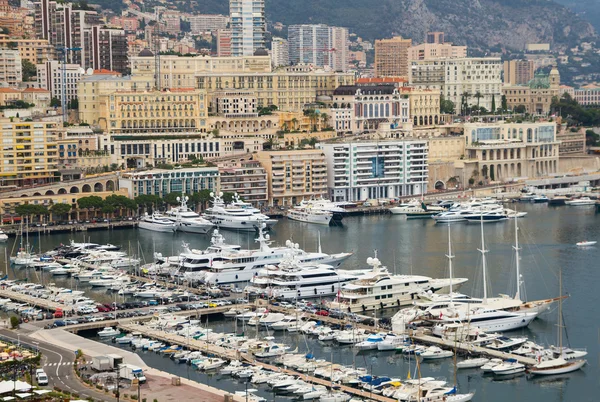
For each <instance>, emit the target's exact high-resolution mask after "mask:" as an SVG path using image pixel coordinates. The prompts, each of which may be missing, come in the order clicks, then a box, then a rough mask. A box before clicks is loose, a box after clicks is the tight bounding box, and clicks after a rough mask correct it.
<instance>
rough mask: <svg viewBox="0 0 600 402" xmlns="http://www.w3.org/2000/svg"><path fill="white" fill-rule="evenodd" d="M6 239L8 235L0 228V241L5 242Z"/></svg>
mask: <svg viewBox="0 0 600 402" xmlns="http://www.w3.org/2000/svg"><path fill="white" fill-rule="evenodd" d="M7 241H8V235H7V234H6V233H4V231H2V230H0V243H6V242H7Z"/></svg>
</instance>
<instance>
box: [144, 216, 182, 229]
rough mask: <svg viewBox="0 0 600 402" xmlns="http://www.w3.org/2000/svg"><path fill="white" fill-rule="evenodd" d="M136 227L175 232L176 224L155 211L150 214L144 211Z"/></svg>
mask: <svg viewBox="0 0 600 402" xmlns="http://www.w3.org/2000/svg"><path fill="white" fill-rule="evenodd" d="M138 227H139V228H140V229H146V230H151V231H153V232H175V230H177V224H175V223H174V222H172V221H171V220H170V219H168V218H166V217H164V216H163V215H160V214H157V213H153V214H152V215H148V214H147V213H146V214H145V215H144V216H143V217H142V219H140V221H139V223H138Z"/></svg>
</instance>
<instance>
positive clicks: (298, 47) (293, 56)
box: [288, 24, 348, 72]
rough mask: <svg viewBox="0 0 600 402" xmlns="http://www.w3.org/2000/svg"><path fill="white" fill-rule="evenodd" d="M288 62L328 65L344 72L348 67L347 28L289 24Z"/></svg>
mask: <svg viewBox="0 0 600 402" xmlns="http://www.w3.org/2000/svg"><path fill="white" fill-rule="evenodd" d="M288 41H289V54H290V63H292V64H311V65H314V66H317V67H330V68H331V69H332V70H333V71H343V72H345V71H346V70H347V68H348V29H346V28H340V27H330V26H327V25H323V24H319V25H308V24H303V25H290V27H289V28H288Z"/></svg>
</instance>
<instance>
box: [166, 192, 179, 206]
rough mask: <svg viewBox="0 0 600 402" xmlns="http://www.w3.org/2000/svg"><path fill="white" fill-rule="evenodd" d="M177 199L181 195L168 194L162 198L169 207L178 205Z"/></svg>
mask: <svg viewBox="0 0 600 402" xmlns="http://www.w3.org/2000/svg"><path fill="white" fill-rule="evenodd" d="M177 197H181V193H169V194H167V195H165V196H164V197H163V201H164V202H166V203H167V204H169V205H179V201H177Z"/></svg>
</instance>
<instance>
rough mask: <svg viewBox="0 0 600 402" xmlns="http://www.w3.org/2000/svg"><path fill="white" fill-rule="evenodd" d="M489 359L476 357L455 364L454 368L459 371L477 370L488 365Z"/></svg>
mask: <svg viewBox="0 0 600 402" xmlns="http://www.w3.org/2000/svg"><path fill="white" fill-rule="evenodd" d="M489 361H490V359H486V358H485V357H477V358H473V359H465V360H463V361H460V362H458V363H456V367H457V368H459V369H470V368H479V367H481V366H483V365H484V364H486V363H488V362H489Z"/></svg>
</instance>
